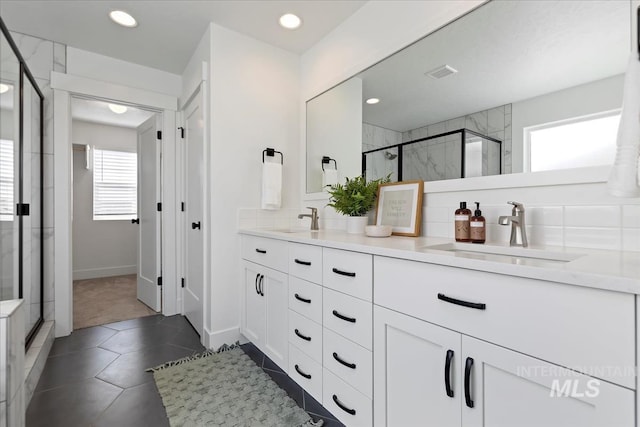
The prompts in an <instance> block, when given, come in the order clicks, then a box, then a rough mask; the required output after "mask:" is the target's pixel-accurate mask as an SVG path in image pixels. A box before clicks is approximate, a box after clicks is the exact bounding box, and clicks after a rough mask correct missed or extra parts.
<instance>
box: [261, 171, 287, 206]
mask: <svg viewBox="0 0 640 427" xmlns="http://www.w3.org/2000/svg"><path fill="white" fill-rule="evenodd" d="M281 205H282V165H281V164H280V163H273V162H265V163H263V164H262V209H268V210H276V209H280V206H281Z"/></svg>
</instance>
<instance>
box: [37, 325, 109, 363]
mask: <svg viewBox="0 0 640 427" xmlns="http://www.w3.org/2000/svg"><path fill="white" fill-rule="evenodd" d="M116 332H117V331H115V330H113V329H109V328H104V327H102V326H94V327H92V328H85V329H78V330H76V331H73V332H72V333H71V335H69V336H66V337H62V338H58V339H56V340H55V341H54V342H53V347H51V352H50V353H49V356H58V355H60V354H64V353H70V352H73V351H76V350H81V349H84V348H91V347H97V346H98V345H100V344H101V343H103V342H104V341H106V340H107V339H109V338H110V337H111V336H113V335H114V334H115V333H116Z"/></svg>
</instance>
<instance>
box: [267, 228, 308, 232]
mask: <svg viewBox="0 0 640 427" xmlns="http://www.w3.org/2000/svg"><path fill="white" fill-rule="evenodd" d="M269 231H273V232H275V233H303V232H312V231H313V232H317V231H318V230H309V229H308V228H276V229H274V230H269Z"/></svg>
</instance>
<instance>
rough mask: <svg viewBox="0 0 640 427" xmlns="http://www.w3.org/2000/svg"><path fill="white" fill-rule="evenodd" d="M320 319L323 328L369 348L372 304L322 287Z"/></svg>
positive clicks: (370, 342)
mask: <svg viewBox="0 0 640 427" xmlns="http://www.w3.org/2000/svg"><path fill="white" fill-rule="evenodd" d="M322 321H323V325H324V327H325V328H329V329H331V330H332V331H334V332H337V333H338V334H340V335H342V336H343V337H345V338H347V339H350V340H351V341H353V342H355V343H357V344H360V345H361V346H362V347H364V348H366V349H368V350H371V347H372V345H371V344H372V338H371V337H372V334H373V332H372V329H371V328H372V324H373V305H372V304H371V303H370V302H367V301H362V300H361V299H358V298H354V297H352V296H349V295H345V294H341V293H340V292H336V291H333V290H331V289H327V288H324V289H323V290H322Z"/></svg>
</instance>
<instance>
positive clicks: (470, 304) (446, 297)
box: [438, 294, 487, 310]
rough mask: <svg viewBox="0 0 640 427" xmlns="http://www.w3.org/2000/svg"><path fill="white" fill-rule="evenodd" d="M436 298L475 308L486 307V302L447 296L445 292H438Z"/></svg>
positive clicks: (484, 308) (481, 308) (482, 308)
mask: <svg viewBox="0 0 640 427" xmlns="http://www.w3.org/2000/svg"><path fill="white" fill-rule="evenodd" d="M438 299H439V300H442V301H445V302H449V303H451V304H455V305H461V306H463V307H469V308H475V309H477V310H486V308H487V304H485V303H482V302H469V301H463V300H461V299H456V298H451V297H448V296H446V295H445V294H438Z"/></svg>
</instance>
